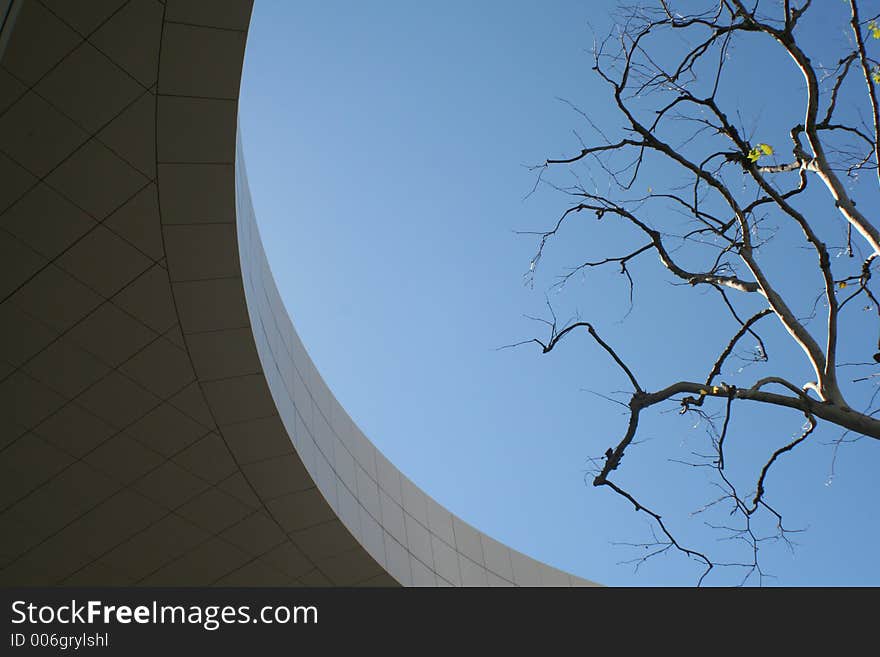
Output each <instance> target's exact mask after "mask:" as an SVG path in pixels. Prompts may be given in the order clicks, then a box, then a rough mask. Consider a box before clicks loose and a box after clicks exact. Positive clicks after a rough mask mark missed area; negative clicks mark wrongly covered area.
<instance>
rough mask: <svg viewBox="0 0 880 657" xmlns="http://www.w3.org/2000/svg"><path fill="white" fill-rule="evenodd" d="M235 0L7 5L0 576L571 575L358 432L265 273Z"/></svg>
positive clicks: (242, 17)
mask: <svg viewBox="0 0 880 657" xmlns="http://www.w3.org/2000/svg"><path fill="white" fill-rule="evenodd" d="M250 12H251V2H250V1H248V0H177V1H173V0H168V1H167V2H161V1H160V0H100V1H98V0H94V1H90V2H70V1H68V0H13V1H12V2H7V1H5V0H3V1H0V20H3V28H2V33H0V181H2V184H0V299H2V302H0V332H2V335H0V450H2V458H0V536H2V543H0V584H3V585H16V584H25V585H65V584H67V585H87V584H89V585H199V586H201V585H274V586H321V585H328V586H329V585H334V586H336V585H378V586H393V585H397V584H402V585H405V586H447V585H453V586H459V585H464V586H491V585H498V586H571V585H575V586H580V585H592V583H591V582H588V581H586V580H582V579H579V578H576V577H574V576H571V575H569V574H567V573H564V572H562V571H559V570H557V569H555V568H552V567H549V566H547V565H545V564H542V563H540V562H537V561H535V560H533V559H531V558H529V557H527V556H525V555H523V554H521V553H519V552H517V551H515V550H512V549H510V548H508V547H506V546H504V545H502V544H500V543H498V542H497V541H494V540H493V539H491V538H489V537H488V536H486V535H484V534H482V533H481V532H479V531H477V530H476V529H474V528H473V527H471V526H470V525H468V524H466V523H464V522H463V521H462V520H460V519H459V518H457V517H455V516H454V515H452V514H450V513H449V512H448V511H446V510H445V509H444V508H443V507H442V506H440V505H439V504H438V503H437V502H435V501H434V500H433V499H431V498H430V497H428V496H427V495H425V494H424V493H423V492H422V491H421V490H420V489H419V488H418V487H416V486H415V485H414V484H413V483H412V482H411V481H410V480H409V479H407V478H406V477H405V476H403V475H402V474H401V473H400V472H399V471H398V470H397V468H395V467H394V465H393V464H391V463H390V462H389V461H388V460H387V459H386V458H385V457H384V456H383V455H382V454H381V453H380V452H379V451H378V450H376V448H375V447H374V446H373V444H372V443H371V442H370V441H369V440H368V439H367V438H366V437H365V436H364V435H363V433H362V432H361V431H360V430H359V429H358V427H357V426H356V425H355V424H354V422H353V421H352V420H351V419H350V418H349V417H348V415H347V414H346V412H345V410H344V409H343V408H342V407H341V406H340V405H339V403H338V402H337V401H336V399H335V397H334V396H333V394H332V393H331V392H330V390H329V389H328V387H327V385H326V384H325V383H324V381H323V379H322V378H321V376H320V374H319V373H318V372H317V370H316V369H315V366H314V364H313V363H312V361H311V359H310V358H309V356H308V354H307V352H306V350H305V348H304V347H303V345H302V343H301V342H300V340H299V337H298V336H297V334H296V331H295V329H294V327H293V324H292V322H291V319H290V316H289V314H288V313H287V311H286V310H285V308H284V306H283V304H282V302H281V299H280V296H279V294H278V290H277V288H276V287H275V282H274V280H273V278H272V273H271V271H270V269H269V266H268V263H267V260H266V256H265V253H264V251H263V247H262V244H261V242H260V237H259V232H258V229H257V225H256V219H255V217H254V213H253V207H252V204H251V199H250V191H249V188H248V183H247V175H246V171H245V165H244V161H243V158H242V153H241V145H240V143H238V142H237V136H236V135H237V129H236V127H237V106H238V93H239V83H240V79H241V70H242V61H243V58H244V50H245V43H246V39H247V29H248V23H249V20H250Z"/></svg>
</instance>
